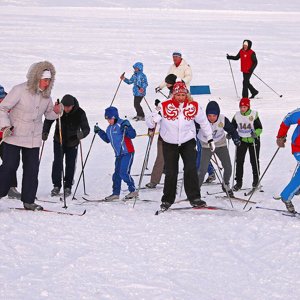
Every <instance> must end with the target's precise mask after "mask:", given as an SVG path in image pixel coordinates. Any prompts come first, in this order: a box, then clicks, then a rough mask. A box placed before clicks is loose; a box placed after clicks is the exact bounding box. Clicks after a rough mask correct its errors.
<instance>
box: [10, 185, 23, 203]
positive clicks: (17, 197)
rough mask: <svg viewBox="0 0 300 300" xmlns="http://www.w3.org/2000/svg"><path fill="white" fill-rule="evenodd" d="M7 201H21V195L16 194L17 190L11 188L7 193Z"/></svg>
mask: <svg viewBox="0 0 300 300" xmlns="http://www.w3.org/2000/svg"><path fill="white" fill-rule="evenodd" d="M7 196H8V198H9V199H18V200H20V199H21V193H19V192H18V190H17V188H15V187H11V188H10V189H9V191H8V193H7Z"/></svg>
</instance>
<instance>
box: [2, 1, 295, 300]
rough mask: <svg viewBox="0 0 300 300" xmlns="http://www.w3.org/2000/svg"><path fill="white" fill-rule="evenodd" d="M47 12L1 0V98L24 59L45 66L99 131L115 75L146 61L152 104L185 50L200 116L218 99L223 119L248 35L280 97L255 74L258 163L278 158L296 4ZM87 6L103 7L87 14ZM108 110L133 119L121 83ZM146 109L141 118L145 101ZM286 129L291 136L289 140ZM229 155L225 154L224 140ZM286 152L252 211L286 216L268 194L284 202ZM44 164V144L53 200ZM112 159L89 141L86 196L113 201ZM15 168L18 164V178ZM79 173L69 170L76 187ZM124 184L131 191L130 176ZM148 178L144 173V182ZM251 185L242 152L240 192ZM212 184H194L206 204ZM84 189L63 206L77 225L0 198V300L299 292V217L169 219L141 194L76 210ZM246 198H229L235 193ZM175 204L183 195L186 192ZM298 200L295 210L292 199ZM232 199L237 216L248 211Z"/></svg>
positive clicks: (290, 165)
mask: <svg viewBox="0 0 300 300" xmlns="http://www.w3.org/2000/svg"><path fill="white" fill-rule="evenodd" d="M24 3H25V4H24ZM45 3H46V2H43V1H42V0H36V1H12V0H5V1H3V2H2V3H1V4H0V5H1V19H0V29H1V36H0V41H1V58H0V59H1V69H0V84H1V85H3V86H4V87H5V89H6V90H8V91H9V90H10V89H11V88H12V87H13V86H14V85H15V84H18V83H20V82H22V81H24V80H25V75H26V73H27V70H28V68H29V66H30V65H31V64H32V63H33V62H36V61H39V60H44V59H47V60H49V61H51V62H53V63H54V65H55V67H56V71H57V78H56V82H55V85H54V90H53V93H52V96H53V99H56V98H62V96H63V95H64V94H66V93H71V94H73V95H74V96H76V97H77V98H78V100H79V102H80V104H81V106H82V107H83V108H84V109H85V110H86V112H87V115H88V119H89V122H90V125H91V127H93V125H94V124H95V123H96V122H98V123H99V125H100V126H101V128H105V127H106V126H107V123H106V121H105V120H104V118H103V113H104V109H105V108H106V107H107V106H108V105H109V104H110V102H111V100H112V97H113V94H114V92H115V89H116V87H117V85H118V82H119V76H120V74H121V73H122V72H124V71H125V72H126V74H125V75H126V76H127V77H129V76H130V75H131V74H132V65H133V63H134V62H136V61H142V62H143V63H144V71H145V73H146V75H147V76H148V81H149V87H148V93H147V97H146V99H147V100H148V102H149V103H150V105H151V106H153V104H152V103H153V102H154V99H155V98H160V99H161V100H162V98H161V97H159V95H156V94H155V93H154V88H155V87H156V86H157V85H158V84H159V83H160V82H161V81H162V80H163V78H164V77H165V74H166V72H167V70H168V68H169V66H170V64H171V62H172V61H171V53H172V52H173V51H174V50H177V49H179V50H182V53H183V56H184V58H186V60H187V61H188V62H189V63H190V64H191V66H192V69H193V81H192V84H193V85H197V84H209V85H210V87H211V90H212V95H202V96H198V97H195V98H196V99H197V100H198V101H199V103H200V105H201V106H202V107H203V108H204V109H205V106H206V104H207V102H208V99H211V100H216V101H218V102H219V104H220V106H221V111H222V112H223V113H224V114H225V115H226V116H228V117H229V118H231V117H232V116H233V114H234V112H235V111H236V110H237V109H238V101H237V100H238V99H236V96H235V90H234V86H233V82H232V78H231V74H230V69H229V65H228V62H227V60H226V59H225V56H226V53H230V54H234V55H235V54H236V53H237V52H238V50H239V47H240V45H241V43H242V40H243V39H244V38H249V39H251V40H252V41H253V49H254V50H255V51H256V53H257V57H258V61H259V64H258V67H257V70H256V71H255V73H256V74H257V75H258V76H260V77H261V78H262V79H263V80H264V81H266V82H267V83H268V84H269V85H270V86H271V87H272V88H273V89H275V90H276V91H277V92H278V93H279V94H283V95H284V96H283V98H279V97H278V96H276V95H275V94H274V93H273V92H272V91H270V90H269V89H268V88H267V87H266V86H265V85H264V84H262V83H261V82H260V81H259V80H258V79H256V78H252V83H253V85H254V86H255V87H257V88H258V90H259V91H260V94H259V96H260V97H261V99H254V100H252V101H251V103H252V108H253V109H255V110H258V111H259V114H260V118H261V121H262V124H263V127H264V129H263V135H262V139H261V142H262V146H261V153H260V154H261V155H260V163H261V171H264V170H265V168H266V166H267V164H268V163H269V161H270V159H271V157H272V156H273V154H274V153H275V151H276V149H277V146H276V142H275V137H276V133H277V130H278V128H279V125H280V122H281V120H282V118H283V117H284V115H285V114H286V113H287V112H289V111H291V110H293V109H294V108H296V107H297V106H298V105H299V91H298V90H299V84H298V78H299V77H300V76H299V75H300V74H299V73H300V71H299V67H298V65H299V62H300V61H299V60H300V55H299V46H300V41H299V39H297V36H298V32H299V29H300V18H299V16H300V5H299V4H297V3H296V2H293V1H286V2H284V3H281V2H280V3H279V2H278V3H276V4H274V7H273V9H272V8H271V7H270V3H264V2H262V1H257V0H254V1H252V2H251V7H250V5H249V3H248V4H244V5H243V4H241V3H240V2H238V3H237V2H235V1H234V2H228V1H223V2H222V3H221V4H220V5H219V2H218V3H217V2H216V1H204V3H202V2H201V5H203V7H199V3H198V1H194V0H193V1H189V3H188V4H187V3H185V4H183V3H181V2H179V1H175V2H174V6H172V7H170V5H171V4H170V2H169V1H159V2H158V4H157V6H155V5H154V4H153V5H152V4H148V5H147V6H146V7H145V8H143V5H145V3H144V2H143V1H142V2H141V1H136V0H130V1H126V2H124V3H125V4H123V6H122V5H121V4H120V3H119V2H116V1H98V2H96V1H95V0H90V1H87V2H86V3H85V4H84V5H85V7H61V6H63V3H65V5H66V6H69V5H73V6H80V5H83V4H82V1H80V2H79V1H77V0H76V1H73V4H72V3H70V1H66V0H65V1H60V2H58V0H55V1H51V5H52V6H53V7H51V8H48V7H45V6H46V5H47V4H45ZM230 3H231V4H230ZM232 3H233V4H232ZM14 5H16V6H14ZM36 5H37V6H36ZM92 5H96V6H97V5H103V6H106V7H104V8H103V7H102V8H101V7H89V6H92ZM132 5H133V6H134V7H135V8H132ZM235 5H237V6H235ZM55 6H56V7H55ZM59 6H60V7H59ZM128 7H129V8H128ZM253 7H255V9H253ZM182 8H184V9H182ZM201 9H203V10H201ZM217 9H218V10H217ZM225 9H227V11H226V10H225ZM249 10H251V11H249ZM232 67H233V71H234V76H235V79H236V84H237V88H238V92H239V93H240V91H241V81H242V76H241V73H240V71H239V62H234V61H232ZM115 105H116V106H117V107H118V108H119V110H120V115H121V116H122V117H124V116H127V117H128V118H129V119H130V118H131V117H132V116H134V110H133V96H132V92H131V86H127V85H126V84H123V83H122V85H121V87H120V90H119V93H118V95H117V97H116V100H115ZM143 106H144V109H145V112H146V113H148V108H147V106H146V105H143ZM132 124H133V126H134V127H135V128H136V130H137V133H138V134H142V133H146V132H147V129H146V127H145V124H144V122H138V123H136V122H134V121H132ZM53 129H54V126H53V127H52V130H53ZM292 132H293V128H291V130H290V132H289V136H288V141H290V137H291V133H292ZM92 136H93V133H91V134H90V135H89V137H88V138H86V139H85V140H84V141H83V147H84V154H86V153H87V151H88V148H89V146H90V143H91V140H92ZM156 138H157V137H156ZM146 142H147V137H139V138H136V139H135V140H134V145H135V148H136V154H135V161H134V164H133V167H132V173H134V174H139V173H140V168H141V165H142V162H143V159H144V154H145V148H146ZM155 146H156V139H155V141H154V143H153V149H152V153H151V156H150V160H149V169H150V170H149V172H150V171H151V168H152V166H153V163H154V160H155V154H156V151H155ZM230 152H231V157H232V159H233V155H234V149H233V146H232V145H230ZM290 152H291V151H290V145H289V143H287V147H286V148H285V149H283V150H280V151H279V152H278V155H277V157H276V158H275V159H274V162H273V164H272V165H271V167H270V169H269V170H268V172H267V173H266V175H265V178H264V179H263V182H262V184H263V189H264V191H265V192H264V193H256V194H254V196H253V198H252V200H254V201H258V202H259V205H260V206H266V207H274V208H283V205H282V204H281V203H280V202H276V201H274V200H272V196H273V194H278V193H280V191H281V190H282V188H283V187H284V186H285V185H286V184H287V182H288V181H289V180H290V177H291V176H292V174H293V171H294V168H295V165H296V164H295V161H294V159H293V157H292V155H291V153H290ZM52 159H53V153H52V141H51V138H49V139H48V141H47V142H46V145H45V149H44V154H43V158H42V163H41V169H40V174H39V190H38V197H39V198H40V199H45V200H53V198H50V197H49V193H50V190H51V188H52V185H51V167H52ZM78 159H80V158H78ZM78 163H79V162H78ZM113 164H114V157H113V151H112V149H111V146H110V145H106V144H104V143H103V142H101V141H100V139H98V137H96V140H95V142H94V145H93V148H92V151H91V154H90V158H89V160H88V163H87V166H86V173H85V179H86V186H87V193H88V194H89V197H90V198H91V199H96V198H97V199H98V198H99V199H101V198H103V197H104V196H107V195H109V194H110V193H111V177H110V175H109V174H111V173H112V172H113ZM180 169H182V164H180ZM21 173H22V170H21V168H20V169H19V171H18V178H19V183H21V176H22V174H21ZM79 174H80V165H79V164H78V168H77V171H76V177H75V180H76V183H77V179H78V177H79ZM179 177H182V176H179ZM134 179H135V181H136V183H137V182H138V177H135V178H134ZM149 179H150V178H149V176H147V177H145V178H144V180H143V185H144V184H145V183H147V182H148V180H149ZM251 183H252V175H251V171H250V163H249V157H248V156H246V161H245V178H244V186H245V187H247V186H251ZM19 185H20V184H19ZM125 188H126V187H125V186H123V187H122V189H125ZM219 189H220V187H219V186H203V187H202V195H206V191H210V192H216V191H218V190H219ZM82 193H83V189H82V184H80V186H79V189H78V192H77V195H76V196H77V197H78V200H77V201H71V198H68V199H67V204H68V206H69V207H68V210H67V211H70V212H78V213H80V212H82V211H83V210H84V209H85V208H86V209H87V214H86V215H85V216H83V217H77V216H65V215H57V214H48V213H43V212H25V211H13V210H9V209H8V207H21V205H20V202H19V201H16V200H8V199H6V198H3V199H1V200H0V220H1V221H0V222H1V226H0V252H1V264H0V298H1V299H5V300H6V299H26V300H27V299H28V300H29V299H30V300H33V299H130V300H131V299H145V300H150V299H151V300H152V299H159V300H160V299H163V300H166V299H170V300H171V299H172V300H173V299H189V300H190V299H201V300H206V299H207V300H211V299H214V300H220V299H221V300H222V299H224V300H228V299H231V300H240V299H243V300H245V299H246V300H248V299H249V300H250V299H251V300H253V299H264V300H267V299H272V300H273V299H287V298H290V299H297V297H299V296H298V295H299V294H300V285H299V281H300V280H299V279H298V278H299V274H300V267H299V242H300V238H299V237H300V235H299V231H300V223H299V220H298V219H295V218H289V217H284V216H282V215H281V213H278V212H272V211H263V210H256V209H255V208H253V209H252V210H251V211H250V212H246V213H239V212H225V211H171V212H167V213H165V214H161V215H159V216H154V213H155V211H156V210H157V209H158V208H159V204H160V203H159V202H160V198H161V193H162V189H159V190H157V191H156V190H151V191H148V190H141V191H140V197H141V199H151V200H157V203H155V202H151V203H145V202H138V201H137V204H136V206H135V208H132V202H130V203H127V204H124V203H99V204H95V203H86V204H82V205H76V203H81V202H82V201H81V199H80V196H81V195H82ZM243 193H244V191H243V192H240V193H236V195H237V196H240V197H243ZM123 194H124V195H125V194H126V192H123ZM178 198H179V196H178ZM181 198H182V199H184V198H185V195H184V193H183V194H182V195H181ZM54 199H57V200H58V198H54ZM294 200H295V201H294V203H295V206H296V209H297V208H298V210H300V204H298V200H299V197H295V198H294ZM205 201H207V203H208V204H210V205H220V206H224V207H227V208H230V203H229V201H226V200H220V199H215V197H214V196H206V198H205ZM233 203H234V205H235V207H236V208H240V209H241V208H242V207H243V206H244V204H243V203H238V202H233ZM42 205H43V206H44V207H45V208H48V209H57V210H61V211H64V210H63V209H62V208H61V207H62V203H61V202H59V200H58V203H57V204H51V203H42ZM176 205H177V206H186V205H188V203H180V204H176Z"/></svg>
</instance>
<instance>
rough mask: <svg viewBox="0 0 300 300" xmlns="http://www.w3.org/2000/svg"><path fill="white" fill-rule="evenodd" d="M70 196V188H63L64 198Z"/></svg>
mask: <svg viewBox="0 0 300 300" xmlns="http://www.w3.org/2000/svg"><path fill="white" fill-rule="evenodd" d="M71 194H72V192H71V189H70V188H65V197H69V196H70V195H71Z"/></svg>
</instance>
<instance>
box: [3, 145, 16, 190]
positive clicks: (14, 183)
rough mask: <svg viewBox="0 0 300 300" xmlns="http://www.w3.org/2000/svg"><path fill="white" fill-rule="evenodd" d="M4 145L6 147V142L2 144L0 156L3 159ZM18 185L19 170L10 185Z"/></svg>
mask: <svg viewBox="0 0 300 300" xmlns="http://www.w3.org/2000/svg"><path fill="white" fill-rule="evenodd" d="M0 141H1V140H0ZM3 147H4V144H3V143H2V144H1V145H0V158H1V160H2V161H3ZM17 186H18V181H17V172H16V173H15V175H14V176H13V177H12V180H11V184H10V187H17Z"/></svg>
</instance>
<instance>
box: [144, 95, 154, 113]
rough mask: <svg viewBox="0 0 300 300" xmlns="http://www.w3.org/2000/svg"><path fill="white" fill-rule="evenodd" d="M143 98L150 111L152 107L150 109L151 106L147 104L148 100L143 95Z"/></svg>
mask: <svg viewBox="0 0 300 300" xmlns="http://www.w3.org/2000/svg"><path fill="white" fill-rule="evenodd" d="M144 100H145V102H146V104H147V106H148V108H149V110H150V111H151V112H152V109H151V107H150V105H149V103H148V101H147V100H146V97H144Z"/></svg>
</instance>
